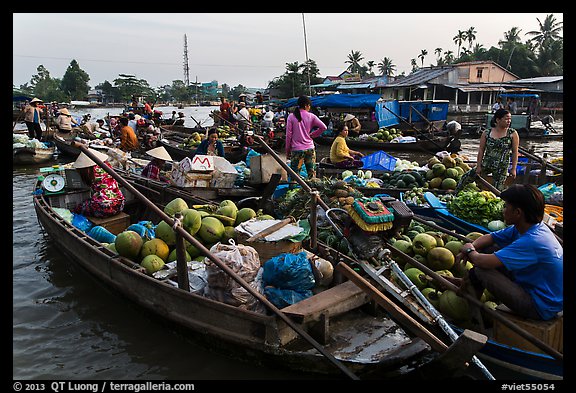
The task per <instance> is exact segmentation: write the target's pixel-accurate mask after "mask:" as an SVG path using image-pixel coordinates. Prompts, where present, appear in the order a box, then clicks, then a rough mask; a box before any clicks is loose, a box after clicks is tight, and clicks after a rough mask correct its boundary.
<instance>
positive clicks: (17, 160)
mask: <svg viewBox="0 0 576 393" xmlns="http://www.w3.org/2000/svg"><path fill="white" fill-rule="evenodd" d="M47 143H48V147H46V148H40V147H36V148H33V147H18V148H15V149H12V163H13V164H14V165H29V164H44V163H47V162H50V161H52V160H54V154H55V153H56V146H55V145H54V143H52V142H47Z"/></svg>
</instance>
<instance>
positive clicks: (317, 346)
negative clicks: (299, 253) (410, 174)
mask: <svg viewBox="0 0 576 393" xmlns="http://www.w3.org/2000/svg"><path fill="white" fill-rule="evenodd" d="M74 144H75V145H76V146H77V147H78V148H80V150H81V151H82V152H83V153H84V154H86V155H87V156H88V157H89V158H90V159H92V160H93V161H94V162H95V163H96V164H98V166H100V167H101V168H102V169H103V170H105V171H106V172H107V173H108V174H110V176H112V177H113V178H114V179H115V180H116V181H117V182H118V183H120V184H122V185H123V186H124V187H126V188H127V189H128V191H130V192H131V193H132V194H134V196H135V197H136V198H138V199H140V200H141V201H142V202H143V203H144V204H145V205H146V206H147V207H148V208H149V209H151V210H152V211H153V212H154V213H156V214H157V215H158V216H159V217H160V218H162V219H163V220H164V221H166V222H167V223H168V224H170V226H171V227H172V228H173V230H174V231H177V232H178V234H179V235H180V236H182V237H184V238H185V239H186V240H188V241H189V242H190V243H192V244H193V245H194V246H195V247H196V248H198V249H199V250H200V251H201V252H202V253H203V254H204V255H205V256H206V258H208V259H210V261H212V262H213V263H214V264H215V265H216V266H218V267H219V268H220V269H222V270H223V271H224V272H225V273H226V274H227V275H229V276H230V277H231V278H232V279H233V280H234V281H236V282H237V283H238V284H240V285H241V286H242V288H244V289H245V290H246V291H248V293H250V294H251V295H252V296H254V297H255V298H256V299H258V300H259V301H260V302H262V304H264V305H265V306H266V307H267V308H268V309H269V310H270V311H272V312H273V313H274V314H276V315H277V316H278V317H279V318H280V319H282V320H283V321H284V322H285V323H286V324H287V325H288V326H290V327H291V328H292V329H294V331H296V332H297V333H298V334H299V335H300V336H301V337H303V338H304V339H305V340H306V341H308V343H310V344H311V345H312V346H313V347H314V348H315V349H316V350H318V352H320V353H321V354H322V355H323V356H324V357H326V359H328V360H329V361H330V362H331V363H332V364H334V365H335V366H336V367H338V369H340V371H342V372H343V373H344V374H345V375H346V376H348V377H349V378H351V379H354V380H358V379H359V378H358V377H357V376H356V375H355V374H354V373H353V372H352V371H350V370H349V369H348V368H346V367H345V366H344V365H343V364H342V363H341V362H340V361H339V360H337V359H336V358H335V357H334V356H333V355H332V354H330V353H329V352H328V351H326V349H325V348H324V347H323V346H322V345H320V344H319V343H318V342H317V341H316V340H314V339H313V338H312V337H311V336H310V335H309V334H308V333H307V332H305V331H304V330H302V328H300V327H299V326H298V325H297V324H296V323H295V322H294V321H292V320H291V319H290V318H289V317H288V316H287V315H286V314H284V313H283V312H282V311H280V310H279V309H278V308H277V307H276V306H275V305H274V304H272V303H271V302H270V301H269V300H268V299H267V298H266V297H265V296H263V295H262V294H260V293H259V292H258V291H256V290H255V289H254V288H252V287H251V286H250V285H249V284H248V283H247V282H246V281H244V279H243V278H242V277H240V276H238V274H237V273H236V272H234V270H232V269H231V268H230V267H228V265H226V264H225V263H224V262H222V260H221V259H220V258H218V257H217V256H215V255H213V254H212V253H211V252H210V250H208V249H207V248H206V247H205V246H204V245H203V244H202V243H201V242H199V241H198V240H197V239H196V238H195V237H193V236H192V235H190V233H189V232H188V231H187V230H185V229H184V228H183V227H182V226H181V225H177V224H178V222H177V221H176V220H174V219H173V218H172V217H170V216H168V215H167V214H166V213H164V211H163V210H161V209H160V208H159V207H158V206H156V205H155V204H153V203H152V202H151V201H150V200H149V199H148V198H146V196H144V195H143V194H142V193H141V192H140V191H138V190H137V189H136V188H134V187H133V186H132V185H131V184H130V183H128V182H127V181H126V180H125V179H124V178H123V177H122V176H120V175H118V174H117V173H116V171H114V169H112V168H111V167H110V166H109V165H106V164H104V162H103V161H102V160H100V159H99V158H98V157H96V155H95V154H93V153H92V152H91V151H90V150H89V149H88V148H87V147H86V145H84V144H81V143H76V142H74Z"/></svg>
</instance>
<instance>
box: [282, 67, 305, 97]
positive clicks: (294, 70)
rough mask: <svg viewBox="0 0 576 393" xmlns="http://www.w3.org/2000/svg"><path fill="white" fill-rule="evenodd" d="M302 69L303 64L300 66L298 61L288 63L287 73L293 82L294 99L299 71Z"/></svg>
mask: <svg viewBox="0 0 576 393" xmlns="http://www.w3.org/2000/svg"><path fill="white" fill-rule="evenodd" d="M300 68H302V65H301V64H298V62H297V61H295V62H294V63H286V73H287V74H288V75H289V76H290V80H291V81H292V97H294V96H295V95H296V92H295V84H296V79H298V71H300Z"/></svg>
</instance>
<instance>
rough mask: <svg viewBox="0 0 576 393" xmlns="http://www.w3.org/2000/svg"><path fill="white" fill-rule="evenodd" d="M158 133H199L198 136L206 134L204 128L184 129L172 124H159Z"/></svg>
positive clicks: (179, 125)
mask: <svg viewBox="0 0 576 393" xmlns="http://www.w3.org/2000/svg"><path fill="white" fill-rule="evenodd" d="M160 131H161V132H162V133H164V132H166V131H177V132H181V133H183V134H192V133H194V132H198V133H200V135H204V134H206V128H204V127H198V126H196V127H186V126H184V125H182V124H178V123H176V124H172V123H165V124H161V125H160Z"/></svg>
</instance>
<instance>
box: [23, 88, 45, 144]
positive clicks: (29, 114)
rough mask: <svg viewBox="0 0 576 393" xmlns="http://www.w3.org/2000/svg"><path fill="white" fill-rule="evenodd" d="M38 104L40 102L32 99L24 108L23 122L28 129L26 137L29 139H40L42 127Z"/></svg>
mask: <svg viewBox="0 0 576 393" xmlns="http://www.w3.org/2000/svg"><path fill="white" fill-rule="evenodd" d="M38 103H42V100H40V99H38V98H33V99H32V100H31V101H30V103H29V104H28V105H26V107H25V108H24V122H25V123H26V127H28V136H29V137H30V139H34V138H36V139H38V140H40V139H42V127H41V126H40V115H41V114H42V111H41V110H40V108H39V107H38Z"/></svg>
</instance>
